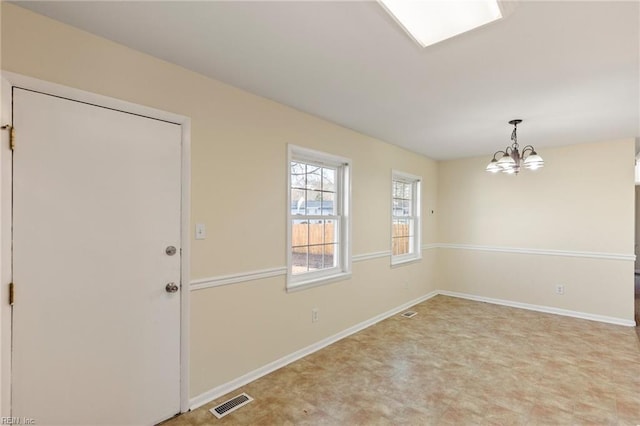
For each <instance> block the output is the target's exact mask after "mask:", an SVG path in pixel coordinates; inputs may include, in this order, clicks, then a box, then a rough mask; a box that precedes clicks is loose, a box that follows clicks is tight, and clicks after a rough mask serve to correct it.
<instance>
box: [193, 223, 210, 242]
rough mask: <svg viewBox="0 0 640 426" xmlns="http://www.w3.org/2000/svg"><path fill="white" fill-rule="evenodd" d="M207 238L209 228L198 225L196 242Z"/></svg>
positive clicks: (202, 224) (201, 224)
mask: <svg viewBox="0 0 640 426" xmlns="http://www.w3.org/2000/svg"><path fill="white" fill-rule="evenodd" d="M205 238H207V228H205V226H204V223H196V240H204V239H205Z"/></svg>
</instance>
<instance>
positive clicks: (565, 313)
mask: <svg viewBox="0 0 640 426" xmlns="http://www.w3.org/2000/svg"><path fill="white" fill-rule="evenodd" d="M437 293H438V294H442V295H443V296H451V297H458V298H461V299H469V300H475V301H478V302H487V303H493V304H494V305H504V306H510V307H512V308H520V309H528V310H530V311H537V312H544V313H547V314H556V315H562V316H565V317H573V318H580V319H586V320H591V321H598V322H606V323H609V324H615V325H624V326H627V327H635V326H636V322H635V321H632V320H626V319H623V318H616V317H608V316H605V315H596V314H589V313H586V312H578V311H570V310H568V309H560V308H553V307H551V306H542V305H531V304H529V303H521V302H513V301H511V300H503V299H493V298H491V297H483V296H476V295H474V294H467V293H458V292H455V291H447V290H437Z"/></svg>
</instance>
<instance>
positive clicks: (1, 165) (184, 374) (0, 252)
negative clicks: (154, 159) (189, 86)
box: [0, 71, 191, 416]
mask: <svg viewBox="0 0 640 426" xmlns="http://www.w3.org/2000/svg"><path fill="white" fill-rule="evenodd" d="M0 80H1V90H0V105H1V108H0V120H1V121H0V125H2V126H4V125H5V124H11V123H13V117H12V108H11V107H12V87H14V86H15V87H21V88H23V89H29V90H33V91H37V92H42V93H45V94H49V95H54V96H60V97H63V98H68V99H71V100H75V101H79V102H85V103H89V104H93V105H97V106H101V107H105V108H111V109H115V110H119V111H124V112H128V113H132V114H137V115H141V116H145V117H149V118H155V119H159V120H164V121H168V122H171V123H175V124H178V125H179V126H180V128H181V135H182V141H181V154H182V159H181V160H182V161H181V162H182V164H181V200H180V214H181V223H180V246H181V247H182V252H181V255H182V258H181V262H180V280H181V286H180V412H182V413H184V412H186V411H188V410H189V306H190V304H189V296H190V294H189V282H190V271H189V266H190V261H191V257H190V243H191V241H190V236H191V234H190V232H189V221H190V217H191V215H190V202H191V118H189V117H186V116H183V115H178V114H174V113H170V112H166V111H161V110H158V109H155V108H150V107H146V106H142V105H138V104H134V103H131V102H127V101H123V100H119V99H114V98H111V97H107V96H103V95H98V94H94V93H90V92H86V91H84V90H80V89H75V88H71V87H67V86H63V85H59V84H55V83H50V82H47V81H43V80H39V79H35V78H32V77H27V76H24V75H20V74H16V73H12V72H7V71H1V75H0ZM0 132H1V134H0V174H1V178H2V183H1V186H0V279H1V281H0V416H11V386H12V382H11V352H12V347H11V342H12V338H11V333H12V329H13V324H12V310H13V308H12V307H11V305H9V283H10V282H11V281H12V275H13V271H12V263H11V262H12V248H11V246H12V233H11V227H12V210H13V206H12V188H13V182H12V176H13V171H12V164H13V161H12V160H13V158H12V157H13V152H12V151H11V149H10V147H9V132H8V131H7V130H1V131H0ZM19 134H20V133H19V129H16V149H19V146H20V144H19V142H18V141H19V140H20V136H19ZM18 303H20V302H19V301H18Z"/></svg>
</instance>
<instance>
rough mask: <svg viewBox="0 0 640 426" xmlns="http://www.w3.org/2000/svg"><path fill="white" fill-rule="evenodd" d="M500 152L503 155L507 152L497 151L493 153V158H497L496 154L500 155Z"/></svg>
mask: <svg viewBox="0 0 640 426" xmlns="http://www.w3.org/2000/svg"><path fill="white" fill-rule="evenodd" d="M498 154H502V155H504V154H506V152H504V151H496V153H495V154H493V159H494V160H495V159H496V155H498Z"/></svg>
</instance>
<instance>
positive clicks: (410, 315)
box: [402, 311, 418, 318]
mask: <svg viewBox="0 0 640 426" xmlns="http://www.w3.org/2000/svg"><path fill="white" fill-rule="evenodd" d="M417 314H418V313H417V312H416V311H407V312H405V313H404V314H402V316H403V317H405V318H411V317H415V316H416V315H417Z"/></svg>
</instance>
